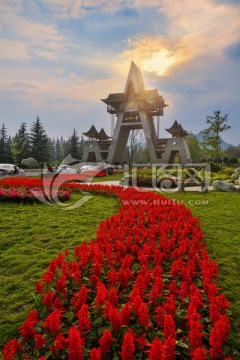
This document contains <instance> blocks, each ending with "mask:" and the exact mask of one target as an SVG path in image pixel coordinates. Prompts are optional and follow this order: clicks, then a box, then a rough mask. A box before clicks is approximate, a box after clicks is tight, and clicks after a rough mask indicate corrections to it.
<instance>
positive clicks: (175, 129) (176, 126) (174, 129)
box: [165, 120, 188, 137]
mask: <svg viewBox="0 0 240 360" xmlns="http://www.w3.org/2000/svg"><path fill="white" fill-rule="evenodd" d="M165 130H166V131H167V132H168V133H170V134H171V135H173V136H178V137H185V136H187V135H188V132H187V131H186V130H184V129H183V127H182V125H181V124H180V123H178V122H177V120H175V121H174V123H173V125H172V126H171V127H170V128H169V129H165Z"/></svg>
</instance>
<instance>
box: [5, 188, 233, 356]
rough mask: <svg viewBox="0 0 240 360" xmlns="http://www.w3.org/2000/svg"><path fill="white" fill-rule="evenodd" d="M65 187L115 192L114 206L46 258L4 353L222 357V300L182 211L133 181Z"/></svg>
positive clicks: (212, 268) (225, 325)
mask: <svg viewBox="0 0 240 360" xmlns="http://www.w3.org/2000/svg"><path fill="white" fill-rule="evenodd" d="M35 185H36V184H35ZM73 187H74V188H79V189H81V190H87V191H91V192H96V193H102V194H105V195H110V196H112V195H114V196H118V197H119V199H120V202H121V207H120V210H119V212H118V213H117V214H115V215H113V216H111V217H110V218H108V219H107V220H105V221H103V222H101V223H100V224H99V228H98V230H97V234H96V239H95V240H92V241H91V242H90V243H82V244H81V245H79V246H77V247H76V248H75V251H74V254H71V253H69V252H68V251H65V252H64V253H60V254H59V255H58V257H57V258H56V259H54V260H52V261H51V263H50V264H49V267H48V269H47V271H46V272H45V274H43V275H42V279H41V281H40V282H37V283H36V292H37V296H36V297H37V303H36V306H35V308H34V309H32V310H30V312H29V315H28V317H27V319H26V320H25V321H24V323H23V324H22V326H21V327H20V328H19V338H18V339H13V340H10V341H9V342H8V343H7V344H6V345H5V347H4V350H3V359H4V360H11V359H25V360H27V359H38V360H44V359H70V360H78V359H79V360H81V359H90V360H99V359H106V360H109V359H116V360H117V359H122V360H131V359H149V360H162V359H165V360H172V359H195V360H204V359H225V360H226V359H230V358H227V357H226V356H225V355H224V351H223V344H224V343H225V342H227V336H228V333H229V330H230V321H229V318H228V316H227V314H226V310H227V308H228V307H229V302H228V301H227V299H226V297H225V296H224V294H222V293H220V292H219V289H218V288H217V286H216V285H215V279H216V276H217V272H218V268H217V264H216V263H215V262H214V261H212V260H211V259H210V258H209V256H208V253H207V251H206V248H205V245H204V242H203V233H202V231H201V229H200V226H199V222H198V220H197V219H195V218H194V217H193V216H192V215H191V212H190V210H188V209H187V208H186V207H185V206H184V205H181V204H175V203H173V202H171V201H170V200H167V199H166V198H164V197H162V196H161V195H159V194H155V193H152V192H147V191H138V190H137V189H134V188H122V187H119V186H115V187H114V186H113V187H108V186H102V185H71V188H73ZM68 188H69V185H68ZM93 216H94V214H93Z"/></svg>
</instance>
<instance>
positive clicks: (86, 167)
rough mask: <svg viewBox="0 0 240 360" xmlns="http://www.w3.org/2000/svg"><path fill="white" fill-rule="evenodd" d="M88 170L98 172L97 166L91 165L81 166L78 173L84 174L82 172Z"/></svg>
mask: <svg viewBox="0 0 240 360" xmlns="http://www.w3.org/2000/svg"><path fill="white" fill-rule="evenodd" d="M90 170H98V171H99V167H98V166H93V165H83V166H81V167H80V170H79V171H80V173H82V172H84V171H90Z"/></svg>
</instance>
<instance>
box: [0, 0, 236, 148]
mask: <svg viewBox="0 0 240 360" xmlns="http://www.w3.org/2000/svg"><path fill="white" fill-rule="evenodd" d="M0 6H1V44H0V45H1V48H0V53H1V73H0V76H1V104H0V105H1V109H0V112H1V121H0V125H2V123H4V124H5V126H6V128H7V132H8V134H9V135H15V133H16V132H17V131H18V129H19V127H20V125H21V123H22V122H25V123H27V127H28V130H30V128H31V126H32V123H33V122H34V121H35V120H36V117H37V115H39V117H40V119H41V122H42V124H43V126H44V128H45V130H46V132H47V134H48V135H49V136H50V137H55V138H56V137H60V136H61V135H62V136H63V137H64V138H65V139H67V138H68V137H70V136H71V134H72V132H73V128H75V129H76V131H77V133H78V135H79V136H81V134H82V132H86V131H88V130H89V128H90V126H91V125H92V124H94V125H95V127H96V128H97V130H100V129H101V127H103V128H104V129H105V131H106V133H107V134H108V135H111V116H110V114H108V113H107V109H106V104H104V103H103V102H102V101H101V100H100V99H104V98H107V96H108V94H109V93H117V92H123V91H124V87H125V83H126V80H127V76H128V71H129V68H130V64H131V61H132V60H133V61H134V62H135V63H136V64H137V65H138V67H139V68H140V69H141V71H142V75H143V79H144V82H145V87H146V89H157V90H158V92H159V94H160V95H162V96H163V98H164V99H165V102H166V103H167V104H168V105H169V106H168V107H167V108H165V110H164V116H163V117H161V119H160V136H161V137H168V136H167V133H166V131H165V129H166V128H169V127H170V126H171V125H172V124H173V122H174V120H177V121H178V122H180V123H181V124H182V126H183V127H184V128H185V129H186V130H187V131H189V132H190V131H191V132H193V133H198V132H199V131H201V130H203V129H205V128H206V127H207V124H206V117H207V115H213V112H214V111H217V110H220V111H221V114H222V115H225V114H229V116H228V124H229V125H230V126H231V129H230V130H228V131H227V132H225V133H224V134H223V135H222V138H223V139H224V140H225V141H226V142H228V143H230V144H233V145H237V144H239V143H240V115H239V114H240V0H235V1H234V0H198V1H195V0H184V1H178V0H148V1H146V0H122V1H120V0H111V1H109V0H1V5H0Z"/></svg>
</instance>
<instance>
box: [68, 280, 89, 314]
mask: <svg viewBox="0 0 240 360" xmlns="http://www.w3.org/2000/svg"><path fill="white" fill-rule="evenodd" d="M89 291H90V290H89V289H88V288H87V287H86V286H85V285H84V286H82V287H81V289H80V291H79V293H78V294H76V293H75V294H74V295H75V297H74V298H73V300H72V304H73V306H74V309H75V310H76V311H78V310H80V308H81V306H82V305H83V304H86V302H87V294H88V293H89Z"/></svg>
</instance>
